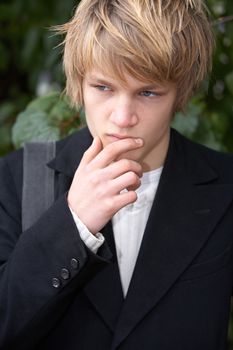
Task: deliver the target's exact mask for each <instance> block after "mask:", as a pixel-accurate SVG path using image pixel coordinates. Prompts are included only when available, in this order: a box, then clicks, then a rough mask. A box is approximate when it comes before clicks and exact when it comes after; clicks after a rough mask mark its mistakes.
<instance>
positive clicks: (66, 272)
mask: <svg viewBox="0 0 233 350" xmlns="http://www.w3.org/2000/svg"><path fill="white" fill-rule="evenodd" d="M61 278H63V280H68V279H69V278H70V272H69V270H67V269H62V270H61Z"/></svg>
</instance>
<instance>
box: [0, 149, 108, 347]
mask: <svg viewBox="0 0 233 350" xmlns="http://www.w3.org/2000/svg"><path fill="white" fill-rule="evenodd" d="M21 159H22V156H21ZM15 162H16V163H17V162H19V163H20V157H19V156H17V157H16V159H15ZM14 167H15V170H14V172H13V171H12V167H10V166H9V161H7V158H2V159H1V160H0V349H8V347H9V349H10V348H14V346H12V347H11V345H10V344H14V343H15V342H16V341H17V342H18V339H20V337H21V342H20V344H23V343H24V342H25V345H21V347H20V349H30V348H32V347H31V345H30V340H29V339H30V333H31V332H32V333H34V334H33V335H34V337H35V333H36V337H37V338H38V341H39V339H40V338H41V337H43V336H45V335H46V332H48V331H49V329H50V327H52V326H53V324H54V323H56V322H57V321H58V320H59V318H60V317H61V316H62V313H64V312H65V309H66V307H67V306H68V305H69V302H70V301H71V300H72V296H74V294H75V293H78V291H79V290H80V289H82V287H83V286H84V285H85V283H86V282H87V281H89V280H90V279H91V278H92V277H93V276H95V275H96V273H98V271H100V270H101V269H103V268H104V267H105V266H106V265H108V264H109V262H110V260H109V257H110V251H108V248H107V249H106V252H107V254H106V256H103V257H100V256H98V255H95V254H93V253H92V252H91V251H89V250H88V249H87V248H86V247H85V245H84V243H83V242H82V240H81V238H80V236H79V234H78V231H77V227H76V225H75V223H74V220H73V218H72V215H71V213H70V210H69V208H68V206H67V201H66V197H65V195H63V196H61V197H60V198H59V199H58V200H57V201H56V202H55V203H54V204H53V205H52V206H51V207H50V209H48V210H47V211H46V212H45V213H44V214H43V215H42V216H41V217H40V219H39V220H38V221H37V222H36V223H35V224H34V225H33V226H32V227H31V228H29V229H28V230H27V231H25V232H22V230H21V191H22V189H20V188H19V187H20V183H22V175H21V173H22V172H21V170H18V168H17V167H16V165H14ZM35 195H36V194H35ZM48 320H51V322H48ZM40 325H43V327H40ZM35 329H36V332H35ZM29 330H30V332H29ZM33 330H34V332H33ZM24 334H27V335H28V341H27V340H26V339H25V338H26V337H24ZM22 340H23V341H22ZM33 341H34V342H35V339H34V340H33ZM18 344H19V343H18ZM17 348H19V347H17Z"/></svg>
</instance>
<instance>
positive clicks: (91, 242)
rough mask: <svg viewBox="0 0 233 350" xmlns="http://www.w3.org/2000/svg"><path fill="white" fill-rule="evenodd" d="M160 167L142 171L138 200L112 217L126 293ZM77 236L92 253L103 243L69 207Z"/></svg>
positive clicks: (160, 170) (160, 171)
mask: <svg viewBox="0 0 233 350" xmlns="http://www.w3.org/2000/svg"><path fill="white" fill-rule="evenodd" d="M161 173H162V167H161V168H159V169H156V170H153V171H150V172H147V173H144V174H143V177H142V178H141V186H140V187H139V188H138V189H137V190H136V192H137V196H138V199H137V201H136V202H135V203H133V204H129V205H127V206H126V207H124V208H122V209H121V210H119V211H118V212H117V213H116V214H115V215H114V216H113V218H112V224H113V233H114V239H115V245H116V252H117V259H118V265H119V271H120V277H121V283H122V289H123V294H124V296H126V294H127V291H128V288H129V284H130V280H131V277H132V274H133V271H134V267H135V264H136V260H137V257H138V252H139V249H140V246H141V242H142V238H143V234H144V231H145V227H146V223H147V220H148V217H149V214H150V210H151V206H152V203H153V200H154V197H155V193H156V191H157V188H158V183H159V179H160V176H161ZM71 213H72V215H73V218H74V221H75V223H76V225H77V228H78V230H79V233H80V236H81V239H82V240H83V241H84V243H85V244H86V245H87V247H88V248H89V249H91V250H92V251H93V252H94V253H97V251H98V248H99V247H100V246H101V245H102V244H103V242H104V237H103V235H102V234H101V233H97V234H96V235H95V236H94V235H93V234H92V233H91V232H90V231H89V230H88V229H87V227H86V226H85V225H84V224H83V223H82V222H81V220H80V219H79V218H78V216H77V215H76V214H75V213H74V212H73V211H72V210H71Z"/></svg>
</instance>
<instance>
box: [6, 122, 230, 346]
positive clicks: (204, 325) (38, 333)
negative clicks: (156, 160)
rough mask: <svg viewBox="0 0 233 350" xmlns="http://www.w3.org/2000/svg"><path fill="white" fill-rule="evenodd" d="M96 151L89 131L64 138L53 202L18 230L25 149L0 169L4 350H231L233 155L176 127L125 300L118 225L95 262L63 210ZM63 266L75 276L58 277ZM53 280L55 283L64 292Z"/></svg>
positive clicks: (108, 228) (107, 233)
mask: <svg viewBox="0 0 233 350" xmlns="http://www.w3.org/2000/svg"><path fill="white" fill-rule="evenodd" d="M90 143H91V136H90V134H89V132H88V130H87V129H83V130H82V131H80V132H78V133H77V134H75V135H73V136H71V137H69V138H67V139H65V140H63V141H60V142H58V153H57V156H56V158H55V159H54V160H53V161H52V162H50V164H49V166H50V167H51V168H53V169H54V170H55V174H56V182H55V190H56V197H57V199H56V201H55V203H54V204H53V205H52V207H51V208H50V209H49V210H48V211H47V212H45V213H44V214H43V215H42V217H41V218H40V219H39V220H38V221H37V222H36V223H35V224H34V225H33V226H32V227H31V228H30V229H29V230H27V231H25V232H23V233H21V231H22V230H21V196H22V153H23V152H22V150H21V151H17V152H14V153H12V154H11V155H9V156H7V157H5V158H3V159H2V160H1V161H0V349H1V350H5V349H17V350H18V349H30V350H33V349H36V350H39V349H41V350H47V349H50V350H51V349H56V350H61V349H62V350H63V349H64V350H67V349H68V350H74V349H75V350H93V349H100V350H110V349H111V350H113V349H120V350H139V349H140V350H141V349H146V350H154V349H158V350H171V349H172V350H197V349H198V350H220V349H221V350H222V349H226V338H227V327H228V320H229V310H230V299H231V292H232V281H233V273H232V267H233V263H232V241H233V159H232V156H231V155H225V154H221V153H218V152H215V151H212V150H209V149H207V148H205V147H203V146H200V145H197V144H194V143H193V142H191V141H188V140H187V139H185V138H184V137H183V136H181V135H180V134H178V133H177V132H176V131H174V130H172V132H171V141H170V146H169V150H168V154H167V158H166V161H165V165H164V169H163V172H162V175H161V179H160V183H159V186H158V190H157V194H156V197H155V200H154V204H153V206H152V209H151V213H150V217H149V220H148V223H147V226H146V230H145V234H144V237H143V241H142V245H141V248H140V252H139V256H138V259H137V263H136V267H135V270H134V273H133V277H132V280H131V283H130V287H129V290H128V294H127V297H126V299H125V300H124V298H123V293H122V289H121V284H120V278H119V271H118V265H117V259H116V252H115V246H114V239H113V234H112V229H111V223H109V224H108V225H106V227H105V228H104V229H103V234H104V235H105V238H106V242H105V243H104V245H103V246H102V247H101V248H100V249H99V251H98V254H97V255H95V254H93V253H92V252H91V251H89V249H87V248H86V247H85V245H84V244H83V242H82V241H81V239H80V237H79V234H78V232H77V228H76V226H75V223H74V221H73V218H72V215H71V214H70V211H69V209H68V207H67V201H66V192H67V190H68V189H69V186H70V183H71V181H72V177H73V175H74V172H75V169H76V168H77V166H78V164H79V162H80V159H81V157H82V154H83V152H84V151H85V149H86V148H87V147H88V146H89V145H90ZM35 195H36V194H35ZM96 215H98V213H96ZM125 234H126V235H127V232H126V233H125ZM72 259H73V260H72ZM74 259H75V260H74ZM63 268H66V269H67V270H68V271H69V276H68V279H63V278H62V277H61V270H62V269H63ZM53 278H58V279H59V280H60V283H61V284H60V287H59V288H54V287H53V283H52V280H53Z"/></svg>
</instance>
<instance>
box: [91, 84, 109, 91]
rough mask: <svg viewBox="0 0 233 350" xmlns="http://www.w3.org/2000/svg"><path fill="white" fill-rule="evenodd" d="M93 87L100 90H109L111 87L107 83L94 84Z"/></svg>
mask: <svg viewBox="0 0 233 350" xmlns="http://www.w3.org/2000/svg"><path fill="white" fill-rule="evenodd" d="M94 87H95V88H96V89H97V90H100V91H110V90H111V88H110V87H109V86H107V85H95V86H94Z"/></svg>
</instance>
